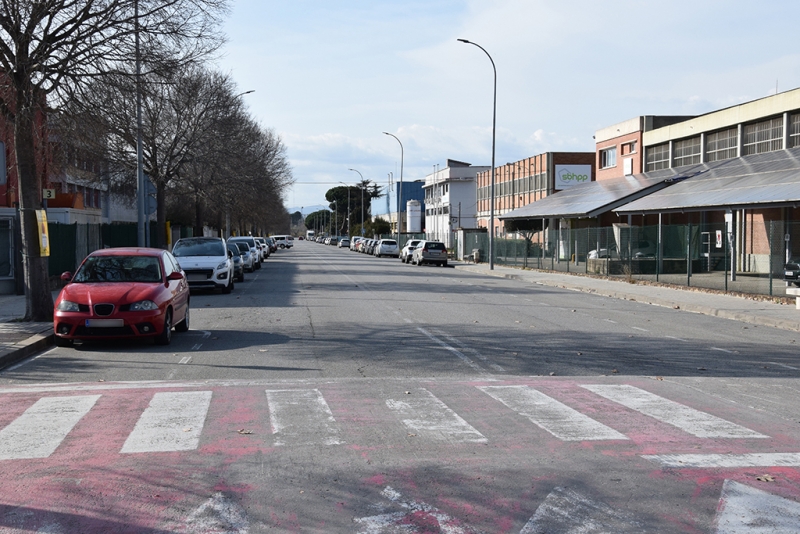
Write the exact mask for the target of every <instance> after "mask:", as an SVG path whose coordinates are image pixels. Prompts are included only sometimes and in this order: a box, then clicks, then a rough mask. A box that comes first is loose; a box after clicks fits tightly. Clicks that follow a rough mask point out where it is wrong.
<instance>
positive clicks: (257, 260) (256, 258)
mask: <svg viewBox="0 0 800 534" xmlns="http://www.w3.org/2000/svg"><path fill="white" fill-rule="evenodd" d="M228 241H233V242H234V243H238V242H241V243H247V246H249V247H250V253H251V254H252V255H253V268H254V269H260V268H261V257H260V255H259V252H258V245H257V244H256V240H255V239H254V238H253V237H251V236H249V235H237V236H234V237H229V238H228Z"/></svg>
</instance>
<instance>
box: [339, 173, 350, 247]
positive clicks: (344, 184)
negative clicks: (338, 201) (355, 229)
mask: <svg viewBox="0 0 800 534" xmlns="http://www.w3.org/2000/svg"><path fill="white" fill-rule="evenodd" d="M339 183H340V184H342V185H343V186H345V187H346V188H347V237H350V186H349V185H347V184H346V183H344V182H339Z"/></svg>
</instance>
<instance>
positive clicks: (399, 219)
mask: <svg viewBox="0 0 800 534" xmlns="http://www.w3.org/2000/svg"><path fill="white" fill-rule="evenodd" d="M383 133H384V134H385V135H391V136H392V137H394V138H395V140H397V142H398V143H400V139H397V136H396V135H394V134H390V133H389V132H383ZM402 200H403V143H400V187H399V188H398V190H397V246H400V225H401V224H402V220H403V217H402V215H401V214H402V212H401V211H400V202H402Z"/></svg>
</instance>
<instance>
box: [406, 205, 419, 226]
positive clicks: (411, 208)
mask: <svg viewBox="0 0 800 534" xmlns="http://www.w3.org/2000/svg"><path fill="white" fill-rule="evenodd" d="M406 214H407V216H406V221H407V222H406V232H408V233H411V234H418V233H420V232H422V205H421V204H420V202H419V200H409V201H408V202H406Z"/></svg>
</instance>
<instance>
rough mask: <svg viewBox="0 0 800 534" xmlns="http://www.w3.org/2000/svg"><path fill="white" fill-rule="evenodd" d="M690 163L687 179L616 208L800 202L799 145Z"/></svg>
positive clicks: (639, 209) (676, 208) (639, 210)
mask: <svg viewBox="0 0 800 534" xmlns="http://www.w3.org/2000/svg"><path fill="white" fill-rule="evenodd" d="M692 167H693V169H695V171H696V172H695V174H696V176H694V177H693V178H692V179H691V180H686V181H683V182H680V183H677V184H675V185H674V186H672V187H670V188H669V189H665V190H662V191H657V192H655V193H653V194H651V195H648V196H646V197H644V198H640V199H638V200H635V201H633V202H631V203H629V204H625V205H624V206H620V207H619V208H617V209H615V210H614V211H615V212H616V213H619V214H638V213H668V212H684V211H707V210H722V209H753V208H770V207H780V206H798V205H800V148H792V149H788V150H778V151H775V152H766V153H764V154H755V155H752V156H743V157H740V158H733V159H728V160H724V161H716V162H713V163H706V164H702V165H695V166H692ZM681 169H683V167H681Z"/></svg>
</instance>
